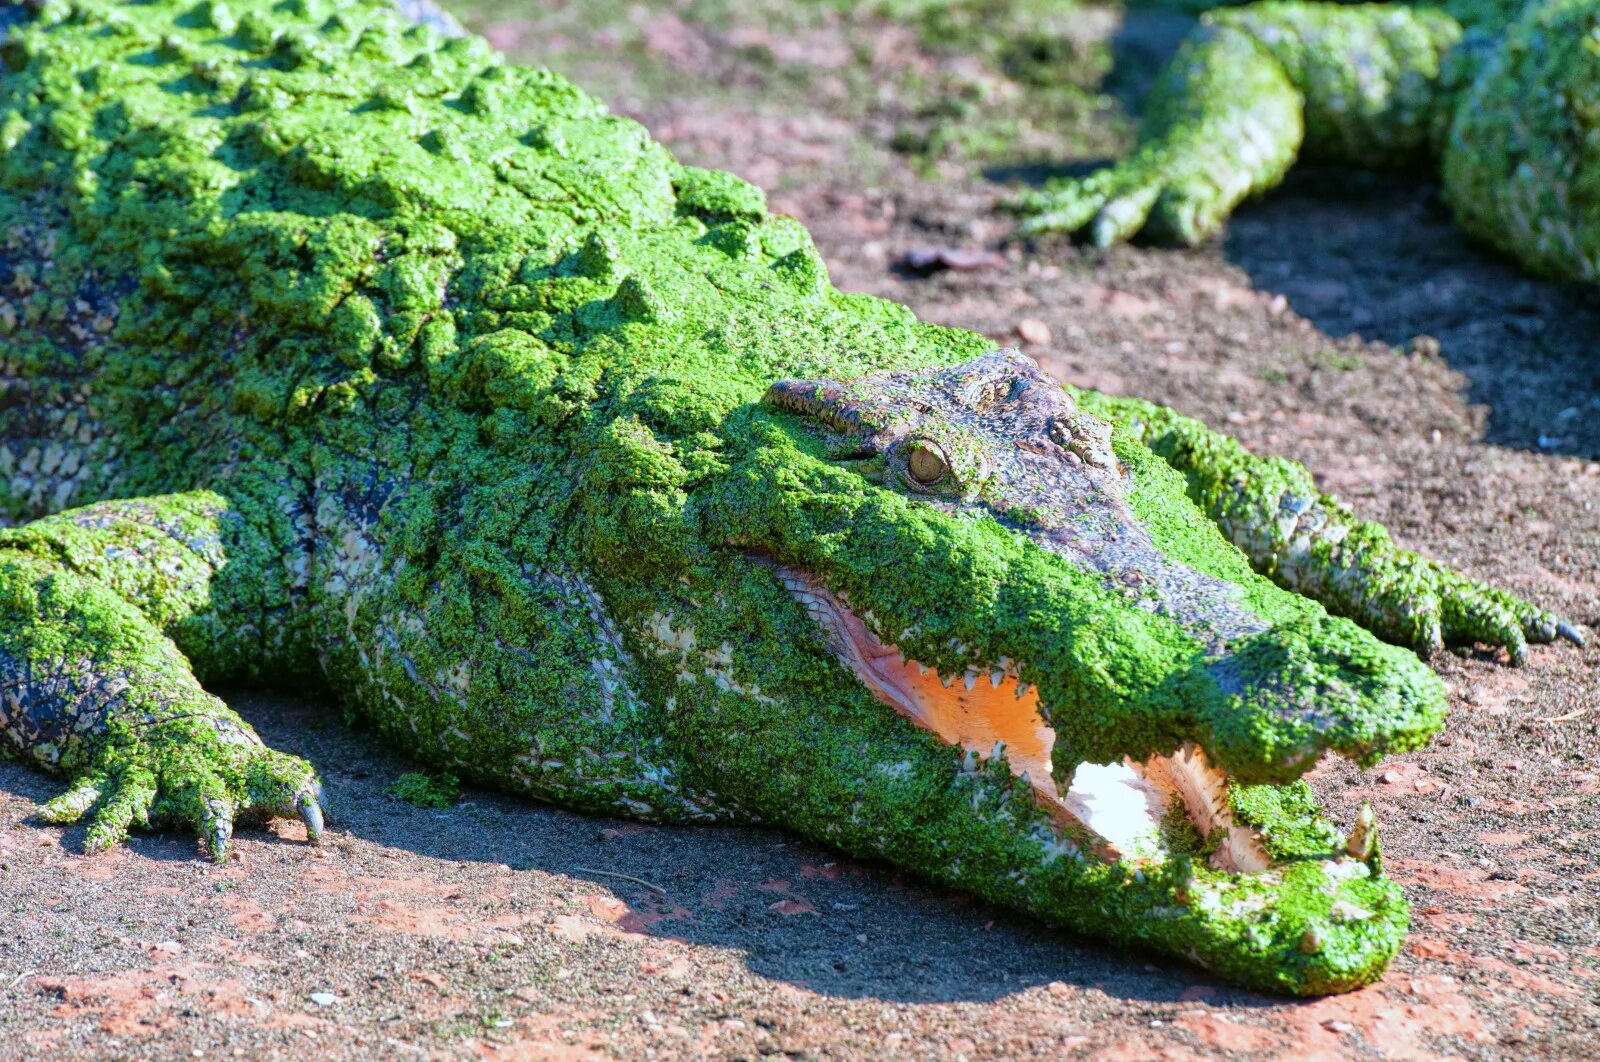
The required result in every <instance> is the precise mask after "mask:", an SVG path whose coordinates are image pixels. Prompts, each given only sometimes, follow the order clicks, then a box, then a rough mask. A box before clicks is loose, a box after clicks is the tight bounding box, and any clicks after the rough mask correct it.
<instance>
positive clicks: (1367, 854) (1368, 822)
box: [1344, 800, 1378, 859]
mask: <svg viewBox="0 0 1600 1062" xmlns="http://www.w3.org/2000/svg"><path fill="white" fill-rule="evenodd" d="M1377 848H1378V814H1377V812H1375V811H1373V810H1372V805H1371V804H1370V803H1368V802H1367V801H1365V800H1363V801H1362V802H1361V810H1360V811H1358V812H1356V824H1355V826H1354V827H1352V828H1351V830H1350V837H1349V839H1347V840H1346V841H1345V844H1344V850H1345V851H1346V852H1348V853H1350V855H1352V856H1354V857H1355V858H1357V859H1370V858H1372V853H1373V852H1375V851H1376V850H1377Z"/></svg>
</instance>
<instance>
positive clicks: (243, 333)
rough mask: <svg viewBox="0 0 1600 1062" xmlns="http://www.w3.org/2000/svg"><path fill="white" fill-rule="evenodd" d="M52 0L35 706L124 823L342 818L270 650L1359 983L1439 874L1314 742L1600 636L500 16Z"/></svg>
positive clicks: (15, 680) (646, 782)
mask: <svg viewBox="0 0 1600 1062" xmlns="http://www.w3.org/2000/svg"><path fill="white" fill-rule="evenodd" d="M13 21H15V22H17V24H15V25H13V26H12V27H11V28H10V31H9V35H8V36H6V38H5V39H4V41H3V42H0V63H3V76H0V151H3V156H0V240H3V242H0V514H3V517H4V519H3V521H0V523H3V524H4V525H7V526H6V527H5V528H4V529H0V744H3V746H4V747H5V748H7V749H9V750H10V751H11V752H12V753H14V754H17V755H19V756H21V757H22V758H24V759H26V760H28V761H30V762H32V763H34V764H37V765H39V766H40V767H42V768H45V769H47V770H50V771H53V772H57V773H59V774H61V775H64V776H66V777H67V778H68V779H69V782H70V785H69V787H68V788H67V791H66V792H65V793H64V794H63V795H62V796H60V797H59V798H57V799H55V800H53V801H52V802H50V803H49V804H48V805H47V806H46V808H45V809H44V813H43V814H44V817H45V818H46V819H47V820H49V821H54V822H69V821H73V820H76V819H78V818H81V817H87V819H88V820H89V822H90V825H89V828H88V833H87V839H86V842H85V844H86V847H87V848H88V849H89V850H91V851H92V850H97V849H102V848H105V847H107V846H109V845H113V844H116V843H117V842H119V841H120V840H121V839H122V838H123V837H124V836H126V833H127V831H128V830H129V828H130V827H146V826H151V825H160V824H175V825H179V826H183V827H186V828H189V829H193V830H195V831H197V832H198V834H199V836H200V837H201V839H202V842H203V844H204V845H205V847H206V848H207V849H208V850H209V852H210V853H211V854H212V855H213V856H215V857H219V858H220V857H221V856H222V855H223V854H224V853H225V852H226V850H227V847H228V844H229V841H230V837H231V834H232V830H233V825H234V823H235V822H236V821H246V820H250V819H258V820H259V819H262V818H265V817H269V816H277V815H283V816H292V815H299V816H300V817H301V818H303V819H304V821H305V823H306V825H307V828H308V833H309V834H310V836H311V837H312V838H313V839H315V838H316V837H318V836H319V835H320V834H321V833H322V831H323V815H324V811H323V809H322V807H321V793H320V788H319V786H318V783H317V780H316V776H315V773H314V771H313V768H312V767H311V766H310V765H309V764H307V763H305V762H304V761H302V760H300V759H298V758H296V757H294V756H290V755H285V754H282V753H279V752H277V751H274V750H272V749H270V748H267V747H266V746H264V745H263V743H262V742H261V741H260V739H259V738H258V737H257V736H256V735H255V733H254V732H253V731H252V730H251V728H250V727H249V726H248V725H247V724H246V723H245V722H244V721H243V720H241V719H240V718H239V717H238V716H237V715H235V714H234V713H233V712H232V711H230V710H229V709H228V707H227V706H226V705H224V704H223V703H222V702H221V701H220V700H218V699H217V698H216V697H215V696H213V695H212V694H210V693H208V692H207V688H208V687H213V686H215V685H216V684H219V683H250V684H273V685H277V686H280V687H282V686H290V687H292V688H295V689H297V690H300V691H311V692H312V693H313V694H314V695H321V696H325V697H326V698H328V699H337V701H338V702H339V703H341V704H343V705H344V706H346V708H347V710H348V711H350V712H351V713H353V714H356V715H359V716H361V717H364V718H365V719H367V720H369V721H370V723H371V724H372V725H373V726H374V728H375V729H377V730H378V731H380V732H381V733H383V734H384V735H385V736H386V737H387V738H389V739H390V740H392V741H393V742H394V743H395V744H397V745H398V746H400V747H402V748H403V749H405V750H407V751H408V752H410V753H411V754H413V755H414V756H416V757H417V758H418V759H420V760H422V761H425V762H427V763H430V764H433V765H436V766H437V767H439V768H440V769H445V770H449V771H451V772H453V773H456V774H459V775H460V776H462V777H463V778H468V779H471V780H472V781H473V782H475V783H477V784H480V785H484V786H491V787H494V788H497V789H501V790H505V791H510V792H515V793H522V794H527V795H529V796H532V797H537V798H540V799H543V800H548V801H554V802H558V803H561V804H563V805H566V806H569V807H573V808H579V809H585V810H589V811H594V812H604V813H614V814H621V815H629V816H636V817H639V818H644V819H651V820H656V821H664V822H762V823H770V824H773V825H777V826H781V827H786V828H788V829H791V830H794V831H796V832H798V833H801V834H803V835H805V836H807V837H810V838H812V839H814V840H817V841H819V842H824V843H827V844H830V845H833V846H836V847H837V848H839V849H842V850H844V851H846V852H849V853H853V854H856V855H859V856H863V857H877V858H882V859H886V860H890V861H892V862H894V863H897V864H899V865H902V866H904V867H907V868H909V869H911V870H913V871H915V872H917V873H919V874H921V875H922V876H924V877H925V878H927V879H930V880H932V881H936V882H941V883H945V884H948V885H950V886H954V887H959V888H963V889H967V890H970V891H972V892H974V893H977V894H979V895H982V896H984V897H987V898H989V899H990V900H993V901H995V902H997V903H1002V904H1006V905H1009V906H1011V907H1014V908H1016V909H1018V910H1021V911H1025V912H1029V913H1031V914H1033V915H1036V916H1037V917H1039V918H1040V919H1042V920H1044V921H1045V922H1048V923H1051V924H1056V925H1062V926H1068V927H1072V928H1075V929H1078V930H1080V931H1083V932H1087V933H1092V934H1096V935H1099V936H1101V937H1104V938H1107V939H1111V940H1115V941H1118V942H1122V943H1125V944H1129V945H1138V946H1143V947H1147V948H1151V949H1157V950H1160V951H1163V952H1166V953H1168V954H1170V955H1173V956H1178V957H1183V958H1187V959H1192V960H1193V961H1195V962H1198V963H1201V964H1203V965H1205V966H1207V967H1209V968H1211V969H1213V970H1215V971H1217V972H1218V973H1219V974H1221V975H1223V976H1226V977H1228V978H1231V979H1233V980H1236V981H1238V982H1240V983H1243V984H1248V985H1254V986H1259V987H1262V988H1267V989H1272V990H1277V991H1283V992H1291V993H1323V992H1335V991H1340V990H1345V989H1350V988H1353V987H1356V986H1358V985H1360V984H1363V983H1365V982H1367V981H1370V980H1371V979H1373V978H1374V977H1376V976H1377V975H1378V974H1379V973H1380V972H1381V971H1382V969H1383V967H1384V965H1385V963H1386V962H1387V961H1388V960H1389V958H1390V957H1391V956H1392V955H1393V954H1394V953H1395V951H1396V949H1397V948H1398V946H1399V944H1400V942H1401V940H1402V937H1403V935H1404V933H1405V930H1406V926H1407V920H1408V914H1407V907H1406V904H1405V901H1404V899H1403V898H1402V896H1401V894H1400V892H1399V890H1398V888H1397V887H1396V886H1395V885H1394V884H1393V883H1392V882H1390V881H1389V880H1388V879H1387V878H1385V877H1384V876H1383V874H1382V868H1381V858H1380V851H1379V844H1378V833H1377V824H1376V823H1375V822H1374V821H1372V817H1371V815H1370V812H1366V811H1364V812H1363V814H1362V816H1361V817H1360V818H1359V819H1358V821H1357V822H1356V823H1355V825H1354V826H1353V828H1352V829H1351V830H1349V831H1348V833H1347V832H1345V831H1343V830H1341V829H1338V828H1336V827H1335V826H1334V825H1332V824H1331V823H1329V822H1328V821H1327V820H1325V819H1324V818H1323V817H1322V816H1321V815H1320V813H1319V811H1318V808H1317V805H1316V802H1315V800H1314V798H1313V797H1312V795H1311V792H1310V790H1309V789H1308V788H1307V787H1306V786H1305V784H1304V783H1303V782H1302V781H1300V780H1299V778H1300V776H1301V775H1302V774H1303V773H1304V772H1305V771H1306V770H1308V769H1309V768H1310V767H1311V766H1312V765H1313V764H1314V763H1316V762H1317V760H1318V758H1319V757H1320V756H1321V755H1322V754H1324V753H1326V752H1334V753H1338V754H1342V755H1344V756H1348V757H1352V758H1354V759H1355V760H1357V761H1359V762H1361V763H1364V764H1365V763H1371V762H1373V761H1375V760H1376V759H1378V758H1379V757H1381V756H1383V755H1385V754H1387V753H1393V752H1401V751H1405V750H1407V749H1412V748H1415V747H1417V746H1419V745H1420V744H1422V743H1423V742H1424V741H1425V740H1426V739H1427V738H1428V736H1429V735H1430V734H1431V733H1432V732H1433V731H1434V730H1435V729H1436V728H1437V727H1438V726H1439V725H1440V723H1441V721H1442V718H1443V713H1444V704H1445V697H1444V690H1443V686H1442V683H1441V682H1440V681H1439V680H1438V678H1437V677H1436V676H1435V675H1434V674H1433V673H1432V672H1431V671H1430V670H1428V668H1427V667H1426V666H1425V665H1424V664H1423V663H1422V661H1421V660H1419V658H1418V657H1417V655H1416V654H1415V653H1413V652H1412V651H1411V649H1412V648H1420V649H1424V650H1426V649H1429V648H1431V647H1434V646H1436V645H1439V644H1441V643H1444V642H1489V643H1495V644H1499V645H1503V646H1505V647H1507V648H1508V649H1509V650H1510V653H1511V655H1512V656H1513V657H1514V658H1516V659H1520V658H1521V656H1522V654H1523V652H1524V651H1525V646H1526V644H1527V643H1528V642H1529V641H1548V640H1550V639H1552V638H1553V637H1555V636H1557V634H1558V633H1560V632H1563V631H1566V632H1569V633H1575V632H1571V628H1568V627H1565V626H1564V625H1563V624H1560V623H1559V622H1558V621H1557V620H1556V618H1555V617H1553V616H1551V615H1549V614H1547V613H1545V612H1543V611H1541V610H1540V609H1538V608H1536V607H1533V606H1531V605H1529V604H1526V603H1524V602H1522V601H1520V600H1518V599H1516V598H1513V597H1511V596H1509V595H1507V594H1505V593H1502V592H1499V591H1497V590H1494V589H1492V588H1489V587H1486V586H1483V585H1481V584H1478V583H1475V582H1473V581H1470V580H1468V579H1466V578H1463V577H1461V576H1458V575H1456V574H1453V573H1452V572H1450V571H1448V570H1446V569H1444V568H1442V567H1440V566H1439V565H1437V564H1435V563H1433V562H1430V561H1428V560H1426V559H1423V558H1421V557H1418V556H1417V555H1415V554H1412V553H1409V552H1407V551H1405V550H1403V549H1401V548H1399V547H1397V546H1396V545H1394V544H1393V543H1392V542H1391V541H1390V539H1389V538H1388V537H1387V536H1386V535H1385V533H1384V532H1383V530H1382V529H1381V528H1379V527H1377V526H1376V525H1373V524H1370V523H1362V522H1359V521H1358V520H1356V519H1355V517H1354V516H1353V515H1352V514H1351V513H1350V511H1349V510H1347V509H1345V508H1343V507H1341V506H1340V505H1339V504H1338V503H1337V502H1335V501H1334V500H1333V499H1331V498H1328V497H1326V496H1324V495H1321V494H1319V493H1318V491H1317V490H1316V488H1315V486H1314V485H1313V483H1312V481H1311V478H1310V476H1309V474H1308V473H1307V472H1306V471H1305V470H1304V469H1302V468H1300V467H1298V466H1296V465H1293V464H1290V463H1288V462H1285V461H1282V460H1276V459H1271V458H1257V457H1253V456H1251V455H1250V454H1248V453H1246V452H1245V451H1244V450H1243V449H1241V448H1240V447H1239V446H1238V445H1237V444H1236V443H1234V442H1232V441H1231V440H1229V439H1226V438H1225V437H1223V436H1221V435H1218V434H1214V433H1212V432H1211V431H1209V430H1208V429H1206V428H1205V427H1204V426H1202V425H1200V424H1198V423H1197V422H1195V421H1193V420H1189V419H1186V418H1184V417H1181V416H1179V415H1177V414H1175V413H1172V412H1170V411H1168V410H1165V409H1161V408H1158V407H1156V406H1152V405H1148V404H1146V403H1142V402H1138V401H1132V400H1126V399H1118V398H1111V397H1107V396H1104V395H1100V394H1095V393H1093V392H1090V391H1083V390H1075V389H1073V388H1071V387H1065V386H1061V385H1059V384H1057V383H1055V382H1053V381H1052V380H1050V379H1049V378H1048V377H1046V376H1045V375H1043V374H1042V373H1041V372H1040V371H1039V370H1038V369H1037V368H1036V367H1035V366H1034V365H1033V363H1032V362H1030V361H1029V360H1028V359H1026V358H1024V357H1022V356H1020V355H1018V354H1016V353H1013V352H1010V351H993V350H992V349H991V348H990V346H989V344H988V343H986V342H985V341H984V340H983V339H982V338H981V337H979V336H976V335H973V334H970V333H967V332H961V331H956V330H952V329H948V328H940V327H936V326H933V325H930V324H926V323H922V322H919V321H918V320H916V319H915V318H914V317H913V316H912V315H911V314H910V313H909V312H908V311H906V310H905V309H904V308H902V307H900V306H897V305H894V304H892V303H889V302H885V301H881V300H879V299H875V298H870V297H867V296H863V295H852V294H846V293H842V292H839V291H836V290H835V289H834V288H833V287H832V286H831V285H830V284H829V281H828V275H827V271H826V269H825V267H824V265H823V262H822V259H821V258H820V257H819V255H818V253H817V251H816V249H815V248H814V246H813V245H812V243H811V241H810V239H809V237H808V235H807V233H806V232H805V230H804V229H803V228H802V227H801V226H800V225H799V224H798V223H797V222H796V221H794V220H793V219H790V218H785V217H779V216H774V215H772V214H770V213H769V212H768V211H767V208H766V204H765V200H764V198H763V195H762V193H761V192H760V191H759V190H758V189H757V188H755V187H753V186H751V185H749V184H747V183H745V182H743V181H740V180H738V179H737V178H735V177H732V176H730V175H728V174H725V173H718V172H711V171H707V170H701V169H696V168H694V167H690V166H684V165H680V164H679V163H677V162H676V161H675V160H674V159H673V158H672V156H671V155H670V154H668V152H667V151H666V150H665V149H663V148H662V147H660V146H659V145H657V144H655V143H654V142H653V141H652V140H651V139H650V138H649V136H647V135H646V134H645V132H644V131H643V130H642V129H641V128H640V127H639V126H638V125H636V124H635V123H633V122H630V121H626V120H622V119H620V118H617V117H614V116H612V115H610V114H608V113H607V111H606V110H605V108H604V107H603V106H601V105H600V104H598V103H596V102H595V101H594V100H592V99H591V98H589V97H588V96H586V95H584V94H583V93H582V92H580V91H579V90H577V89H576V88H574V87H573V86H572V85H570V84H568V83H567V82H565V81H563V80H561V79H560V78H558V77H556V76H554V75H552V74H550V73H549V72H547V71H543V70H534V69H519V68H517V67H514V66H510V65H507V64H506V63H504V62H503V61H502V60H501V59H500V58H498V57H497V56H496V55H494V54H493V53H492V52H491V50H490V49H489V48H488V47H487V46H486V45H485V44H484V43H483V42H482V41H481V40H478V39H476V38H473V37H467V36H460V37H455V38H449V37H446V36H444V35H441V34H440V33H437V32H435V31H434V30H433V29H429V28H426V27H420V26H409V27H408V26H407V25H406V24H405V23H403V22H402V21H400V20H398V19H396V18H395V17H394V16H393V15H392V14H390V13H389V12H388V10H387V9H381V8H378V7H375V6H371V5H367V4H360V3H355V4H352V3H348V2H341V3H339V4H337V5H335V4H332V3H321V2H318V0H287V2H283V3H275V2H273V3H269V2H265V0H242V2H235V3H230V4H228V5H226V6H225V5H224V4H222V3H220V2H205V3H198V4H197V3H194V2H193V0H185V2H180V3H169V2H164V0H146V2H142V3H126V4H121V3H106V2H101V0H76V2H73V3H61V2H56V0H51V2H49V3H45V4H42V5H40V6H39V7H38V8H37V9H36V10H35V11H33V12H32V13H31V16H30V17H29V18H27V19H25V20H17V19H13ZM1236 547H1237V548H1236ZM1258 573H1264V574H1258ZM1330 613H1333V614H1337V615H1331V614H1330ZM1363 628H1366V629H1363ZM1371 632H1376V635H1379V636H1381V637H1382V638H1383V639H1387V640H1388V641H1387V642H1386V641H1383V640H1380V638H1379V637H1377V636H1375V635H1374V634H1373V633H1371ZM1389 642H1398V643H1401V644H1400V645H1399V646H1397V645H1393V644H1389ZM1402 646H1405V647H1410V648H1405V647H1402ZM318 691H321V693H320V694H319V693H318Z"/></svg>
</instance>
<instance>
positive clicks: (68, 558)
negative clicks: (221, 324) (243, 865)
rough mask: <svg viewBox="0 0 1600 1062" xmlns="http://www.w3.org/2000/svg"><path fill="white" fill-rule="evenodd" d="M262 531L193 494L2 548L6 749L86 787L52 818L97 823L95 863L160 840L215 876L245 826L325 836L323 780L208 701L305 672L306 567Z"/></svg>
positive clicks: (92, 517)
mask: <svg viewBox="0 0 1600 1062" xmlns="http://www.w3.org/2000/svg"><path fill="white" fill-rule="evenodd" d="M257 516H258V514H256V513H254V512H250V511H249V510H247V509H244V508H243V507H241V506H238V505H235V504H232V503H230V502H229V501H227V500H225V499H223V498H222V497H220V496H218V495H216V494H212V493H210V492H196V493H192V494H183V495H173V496H166V497H155V498H144V499H136V500H131V501H119V502H106V503H101V504H97V505H91V506H87V507H84V508H81V509H75V510H71V511H68V512H65V513H62V514H59V515H57V516H52V517H47V518H45V519H43V520H38V521H35V522H34V523H32V524H28V525H26V526H24V527H21V528H17V529H13V530H9V531H3V532H0V743H3V744H4V745H6V746H8V747H9V748H10V749H11V750H13V751H15V752H18V753H20V754H22V755H23V756H24V757H25V758H27V759H29V760H31V761H32V762H33V763H35V764H37V765H39V766H41V767H44V768H46V769H48V770H53V771H58V772H61V773H63V774H66V775H68V776H69V777H71V778H72V779H73V785H72V786H71V788H70V789H69V790H68V791H67V792H66V793H65V794H63V795H62V796H60V797H58V798H56V799H55V800H53V801H51V802H50V803H49V804H47V805H46V806H45V808H44V811H43V817H44V819H45V820H46V821H50V822H57V823H67V822H73V821H76V820H77V819H79V818H80V817H82V816H84V815H85V814H88V813H90V812H91V811H93V813H94V820H93V824H92V825H91V827H90V830H89V834H88V839H87V847H88V848H89V849H90V850H91V851H92V850H98V849H103V848H106V847H109V846H110V845H113V844H116V843H117V842H119V841H120V840H122V839H123V838H124V837H125V836H126V835H127V832H128V830H129V828H130V827H133V826H141V827H142V826H147V825H151V824H159V823H164V822H170V823H182V824H184V825H187V826H189V827H191V828H193V829H195V830H196V831H197V832H198V833H199V835H200V838H201V840H202V843H203V844H204V845H205V847H206V849H207V851H208V852H209V853H210V855H211V856H212V857H213V858H218V859H220V858H222V857H223V856H224V855H225V854H226V852H227V848H228V843H229V839H230V838H231V836H232V832H233V825H234V822H235V820H236V819H238V818H240V817H255V818H265V817H269V816H274V815H291V816H292V815H298V816H300V817H301V818H302V819H303V820H304V821H305V823H306V826H307V830H308V832H309V834H310V835H311V837H312V838H313V839H315V838H317V837H318V836H319V835H320V833H321V831H322V822H323V813H322V809H321V806H320V803H319V801H320V788H319V786H318V783H317V779H316V774H315V772H314V771H313V770H312V768H311V766H310V765H309V764H307V763H306V762H304V761H303V760H301V759H299V758H298V757H294V756H288V755H285V754H283V753H279V752H275V751H273V750H272V749H269V748H267V747H266V746H265V745H264V744H263V743H262V742H261V739H260V738H259V737H257V736H256V734H255V732H254V731H253V730H251V728H250V726H249V725H248V724H247V723H245V722H244V721H243V720H242V719H240V718H239V717H238V715H236V714H235V713H234V712H233V711H232V710H231V709H229V708H228V706H227V705H225V704H224V703H223V702H222V701H220V700H218V699H217V698H216V697H214V696H212V695H211V694H209V693H207V692H206V691H205V689H204V688H203V687H202V686H201V684H200V676H204V677H206V678H210V679H218V678H227V677H240V676H246V675H251V674H254V673H259V672H260V671H261V670H263V669H264V667H265V666H266V665H267V664H269V663H280V664H281V663H284V662H287V661H290V660H292V659H294V658H295V655H296V644H297V642H298V638H297V636H296V634H295V633H294V626H295V622H296V621H295V613H296V609H295V607H294V605H295V602H294V592H293V584H294V575H293V570H294V567H295V563H294V550H293V549H288V550H285V549H284V548H283V546H284V543H282V542H281V541H278V540H275V536H274V535H273V534H272V533H271V528H272V525H274V524H275V523H276V524H283V523H285V522H284V521H282V520H281V519H278V518H275V517H274V516H267V517H260V518H257Z"/></svg>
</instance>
